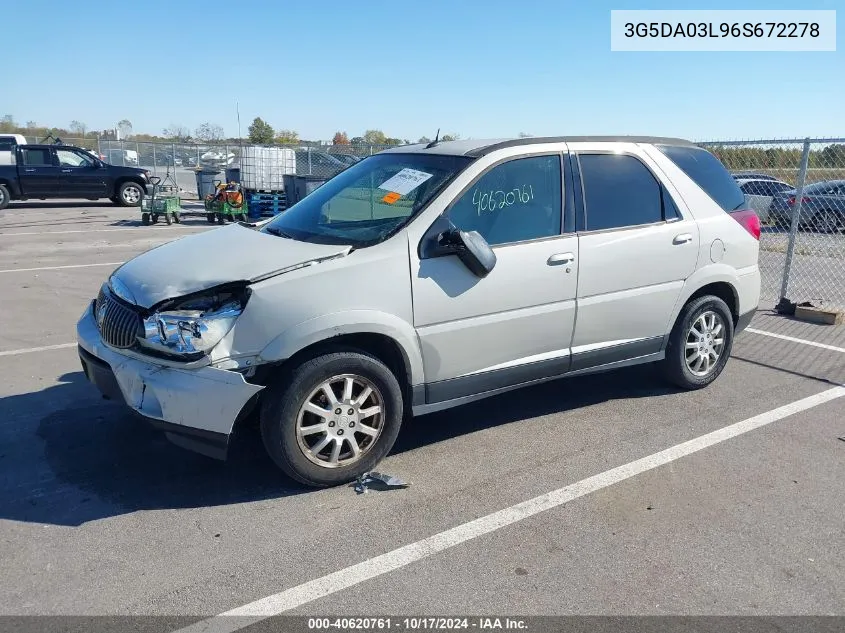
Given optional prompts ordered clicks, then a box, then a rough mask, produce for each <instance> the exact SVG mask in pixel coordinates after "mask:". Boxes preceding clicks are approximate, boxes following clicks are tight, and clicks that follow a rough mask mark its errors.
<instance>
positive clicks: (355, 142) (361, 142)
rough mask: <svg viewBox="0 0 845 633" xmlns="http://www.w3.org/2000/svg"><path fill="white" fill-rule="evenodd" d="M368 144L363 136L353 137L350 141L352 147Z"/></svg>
mask: <svg viewBox="0 0 845 633" xmlns="http://www.w3.org/2000/svg"><path fill="white" fill-rule="evenodd" d="M366 142H367V141H366V140H365V139H364V137H363V136H353V137H352V138H351V139H349V143H350V145H364V144H365V143H366Z"/></svg>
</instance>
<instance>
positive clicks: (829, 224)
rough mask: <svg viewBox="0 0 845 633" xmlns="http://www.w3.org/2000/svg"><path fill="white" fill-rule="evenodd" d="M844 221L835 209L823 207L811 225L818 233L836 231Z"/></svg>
mask: <svg viewBox="0 0 845 633" xmlns="http://www.w3.org/2000/svg"><path fill="white" fill-rule="evenodd" d="M841 224H842V222H841V220H840V219H839V218H838V217H837V215H836V212H835V211H831V210H829V209H822V210H821V211H819V212H817V213H816V214H815V215H814V216H813V219H812V220H811V221H810V226H812V227H813V230H814V231H815V232H816V233H836V232H837V231H838V230H839V228H840V226H841Z"/></svg>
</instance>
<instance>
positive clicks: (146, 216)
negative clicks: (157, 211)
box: [141, 213, 150, 226]
mask: <svg viewBox="0 0 845 633" xmlns="http://www.w3.org/2000/svg"><path fill="white" fill-rule="evenodd" d="M141 224H143V225H144V226H149V225H150V214H149V213H142V214H141Z"/></svg>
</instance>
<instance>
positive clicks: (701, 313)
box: [662, 295, 734, 389]
mask: <svg viewBox="0 0 845 633" xmlns="http://www.w3.org/2000/svg"><path fill="white" fill-rule="evenodd" d="M733 337H734V323H733V317H732V316H731V311H730V308H728V306H727V304H726V303H725V302H724V301H722V300H721V299H720V298H719V297H714V296H711V295H707V296H704V297H699V298H697V299H694V300H692V301H690V302H689V303H687V304H686V305H685V306H684V308H683V310H681V314H680V315H678V320H677V321H676V322H675V326H674V327H673V328H672V333H671V334H670V335H669V343H668V345H667V346H666V358H665V359H664V360H663V367H662V368H663V373H664V376H665V377H666V379H667V380H669V381H670V382H672V383H674V384H675V385H677V386H679V387H681V388H682V389H701V388H702V387H706V386H707V385H709V384H710V383H711V382H713V381H714V380H716V378H717V377H718V376H719V374H721V373H722V370H723V369H724V368H725V364H726V363H727V362H728V357H729V356H730V354H731V348H732V346H733Z"/></svg>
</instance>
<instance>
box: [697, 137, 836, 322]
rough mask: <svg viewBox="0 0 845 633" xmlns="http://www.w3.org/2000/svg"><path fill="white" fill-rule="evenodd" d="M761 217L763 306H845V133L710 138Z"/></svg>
mask: <svg viewBox="0 0 845 633" xmlns="http://www.w3.org/2000/svg"><path fill="white" fill-rule="evenodd" d="M701 145H702V146H704V147H706V148H707V149H709V150H710V151H711V152H713V153H714V154H716V155H717V156H718V157H719V159H720V160H721V161H722V162H723V163H724V164H725V166H726V167H727V168H728V169H729V170H730V171H731V173H732V174H733V175H734V177H735V178H736V179H737V182H738V184H739V185H740V188H741V189H742V191H743V193H744V194H745V198H746V202H747V204H748V206H749V207H751V208H752V209H754V210H755V211H756V212H757V214H758V215H759V216H760V220H761V222H762V224H763V233H762V235H761V239H760V271H761V275H762V278H763V284H762V297H761V306H763V307H772V306H773V305H775V304H777V303H779V302H780V301H781V300H782V299H784V298H786V299H788V300H789V301H792V302H794V303H802V302H805V301H809V302H811V303H813V304H814V305H816V306H820V307H829V308H832V309H835V310H843V309H845V235H843V229H845V138H830V139H805V140H759V141H733V142H708V143H701Z"/></svg>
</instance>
